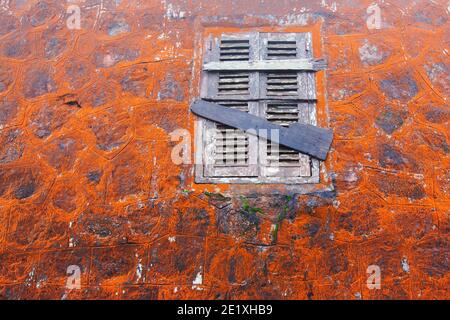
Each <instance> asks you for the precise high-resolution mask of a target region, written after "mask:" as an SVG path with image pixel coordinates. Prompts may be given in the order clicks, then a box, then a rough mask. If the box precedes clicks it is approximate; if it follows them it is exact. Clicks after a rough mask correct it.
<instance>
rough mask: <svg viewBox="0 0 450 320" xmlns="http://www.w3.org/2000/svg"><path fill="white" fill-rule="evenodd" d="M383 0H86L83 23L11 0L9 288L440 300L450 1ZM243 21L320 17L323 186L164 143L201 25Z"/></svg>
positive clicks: (1, 95) (1, 229)
mask: <svg viewBox="0 0 450 320" xmlns="http://www.w3.org/2000/svg"><path fill="white" fill-rule="evenodd" d="M372 2H373V1H372V0H370V1H369V0H367V1H357V2H355V1H353V2H349V1H343V0H342V1H335V2H333V3H334V5H333V4H328V3H329V1H322V2H321V1H306V0H305V1H298V0H296V1H293V0H292V1H291V0H284V1H279V0H277V1H275V0H273V1H264V2H261V1H257V0H249V1H231V2H230V1H219V0H214V1H176V0H173V1H169V0H168V1H159V0H158V1H157V0H151V1H136V0H122V1H113V0H98V1H78V2H77V3H78V5H79V6H80V9H81V29H80V30H76V29H70V28H69V27H68V25H67V23H66V22H67V18H68V15H69V14H67V13H66V9H67V8H66V3H65V2H64V1H57V0H40V1H37V0H33V1H2V2H1V5H0V298H2V299H19V298H20V299H31V298H51V299H61V298H64V299H65V298H72V299H95V298H107V299H118V298H123V299H127V298H129V299H137V298H148V299H223V298H229V299H248V298H255V299H268V298H274V299H327V298H333V299H360V298H362V299H372V298H375V299H386V298H394V299H396V298H397V299H398V298H409V299H412V298H423V299H432V298H438V299H445V298H447V299H448V298H449V297H450V296H449V294H448V281H449V261H448V253H449V246H448V241H449V235H448V232H449V224H448V221H449V216H448V215H449V212H450V190H449V185H450V171H449V168H450V160H449V159H450V158H449V153H450V146H449V143H450V142H449V137H448V132H449V117H450V114H449V111H448V110H449V108H448V103H447V99H448V92H449V90H448V89H449V81H448V74H449V64H448V47H446V44H447V39H448V29H449V22H448V12H447V10H448V8H447V1H434V2H433V3H430V2H429V1H414V2H412V1H401V0H393V1H390V3H391V4H387V3H380V4H379V9H380V13H381V24H380V25H379V26H378V27H377V28H375V29H374V28H369V27H368V24H367V19H368V16H369V15H370V13H368V11H367V8H368V7H369V6H370V5H372ZM249 30H257V31H263V32H268V31H270V32H304V31H308V32H312V34H313V45H314V55H315V56H316V57H324V58H326V59H327V60H328V69H327V70H326V71H321V72H318V74H317V88H318V89H317V90H318V92H317V93H318V101H317V103H318V122H319V125H320V126H324V127H326V126H328V127H331V128H333V129H334V132H335V139H334V141H333V145H332V150H331V152H330V154H329V157H328V159H327V161H326V162H325V163H324V167H325V168H326V170H323V171H322V173H321V184H319V185H317V186H306V187H303V188H299V187H295V186H294V187H286V186H283V185H276V186H270V185H269V186H262V185H244V186H240V185H224V184H221V185H211V184H209V185H203V184H195V183H194V171H193V169H194V168H193V167H194V166H193V165H189V164H183V165H176V164H174V163H173V161H172V159H171V152H172V149H173V147H174V146H175V145H176V142H174V141H172V140H171V136H170V133H171V132H173V131H174V130H176V129H185V130H188V132H190V133H191V134H192V135H193V133H194V121H195V117H194V116H193V115H192V114H190V112H189V104H190V102H191V101H192V100H193V99H195V98H197V97H198V95H199V94H198V91H199V90H198V85H199V84H198V83H199V77H200V66H201V61H202V56H201V46H203V39H204V38H205V37H206V36H207V35H208V34H215V35H218V34H221V33H223V32H248V31H249ZM193 141H194V139H191V142H192V146H193ZM191 149H192V154H193V148H191ZM300 190H302V192H300ZM70 265H76V266H79V267H80V269H81V289H79V290H75V289H72V290H69V289H68V288H67V286H66V284H67V276H68V275H67V268H68V266H70ZM370 265H378V266H379V267H380V268H381V276H382V278H381V284H382V286H381V289H380V290H370V289H369V288H368V287H367V286H366V281H367V277H368V275H367V273H366V270H367V267H368V266H370Z"/></svg>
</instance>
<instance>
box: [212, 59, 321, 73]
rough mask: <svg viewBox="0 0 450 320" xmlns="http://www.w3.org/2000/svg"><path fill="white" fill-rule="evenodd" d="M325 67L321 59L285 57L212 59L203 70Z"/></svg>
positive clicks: (283, 69) (319, 68)
mask: <svg viewBox="0 0 450 320" xmlns="http://www.w3.org/2000/svg"><path fill="white" fill-rule="evenodd" d="M325 68H326V62H325V61H324V60H323V59H285V60H259V61H233V62H231V61H213V62H208V63H205V64H204V65H203V70H205V71H227V70H250V71H272V70H281V71H291V70H295V71H299V70H300V71H301V70H305V71H319V70H323V69H325Z"/></svg>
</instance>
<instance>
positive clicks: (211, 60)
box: [196, 32, 319, 184]
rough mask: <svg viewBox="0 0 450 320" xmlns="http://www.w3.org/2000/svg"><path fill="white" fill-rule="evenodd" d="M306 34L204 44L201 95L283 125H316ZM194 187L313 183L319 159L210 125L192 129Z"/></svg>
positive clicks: (204, 123)
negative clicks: (199, 184) (194, 138)
mask: <svg viewBox="0 0 450 320" xmlns="http://www.w3.org/2000/svg"><path fill="white" fill-rule="evenodd" d="M314 67H315V66H314V63H313V48H312V41H311V34H310V33H308V32H306V33H258V32H253V33H246V34H230V35H225V34H224V35H222V36H221V37H218V38H209V39H207V40H206V43H205V50H204V67H203V71H202V83H201V98H202V99H205V100H209V101H213V102H216V103H218V104H221V105H223V106H227V107H230V108H235V109H238V110H241V111H244V112H248V113H250V114H253V115H256V116H259V117H262V118H265V119H267V120H269V121H271V122H274V123H276V124H279V125H282V126H286V127H287V126H289V125H290V124H292V123H295V122H300V123H308V124H312V125H316V90H315V74H314ZM196 132H197V133H196V135H197V136H196V150H197V151H196V152H197V159H199V160H200V159H201V163H202V164H201V165H197V166H196V182H198V183H292V184H298V183H318V182H319V161H318V160H316V159H312V158H311V157H309V156H307V155H304V154H301V153H299V152H297V151H295V150H292V149H290V148H287V147H284V146H280V145H277V144H275V143H272V142H270V141H268V140H266V139H264V138H261V137H259V138H258V137H256V136H255V135H252V134H248V133H245V132H242V131H240V130H238V129H234V128H230V127H227V126H225V125H223V124H220V123H214V122H212V121H209V120H205V119H202V120H200V126H199V127H198V128H197V131H196Z"/></svg>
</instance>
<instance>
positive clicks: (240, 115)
mask: <svg viewBox="0 0 450 320" xmlns="http://www.w3.org/2000/svg"><path fill="white" fill-rule="evenodd" d="M191 111H192V112H194V113H195V114H197V115H199V116H201V117H204V118H206V119H209V120H212V121H215V122H219V123H223V124H226V125H228V126H230V127H234V128H237V129H240V130H244V131H247V130H248V131H247V132H248V133H251V134H254V135H257V136H260V137H264V138H266V139H268V140H272V135H271V134H270V130H278V132H279V135H278V136H279V141H274V142H276V143H278V144H281V145H284V146H286V147H289V148H292V149H295V150H297V151H299V152H301V153H305V154H308V155H310V156H312V157H315V158H318V159H320V160H325V159H326V157H327V153H328V150H329V149H330V146H331V142H332V140H333V132H332V131H331V130H330V129H323V128H319V127H316V126H312V125H308V124H301V123H293V124H291V125H290V126H289V127H288V128H285V127H282V126H280V125H277V124H274V123H271V122H269V121H267V120H265V119H263V118H260V117H257V116H254V115H251V114H248V113H246V112H242V111H239V110H234V109H231V108H227V107H223V106H221V105H219V104H216V103H212V102H207V101H204V100H198V101H196V102H194V103H193V104H192V106H191Z"/></svg>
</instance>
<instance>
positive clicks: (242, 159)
mask: <svg viewBox="0 0 450 320" xmlns="http://www.w3.org/2000/svg"><path fill="white" fill-rule="evenodd" d="M258 56H259V50H258V36H257V34H256V33H251V34H238V35H236V34H233V35H222V37H221V38H214V39H209V43H208V44H207V52H206V54H205V62H214V61H254V60H256V59H257V58H258ZM258 95H259V90H258V73H257V72H250V71H213V72H209V71H208V72H206V71H205V72H203V78H202V98H203V99H206V100H211V101H215V102H217V103H219V104H221V105H224V106H228V107H230V108H235V109H238V110H241V111H244V112H249V113H251V114H258V105H257V103H256V102H253V101H254V100H255V99H257V98H258ZM203 130H204V132H203V137H204V163H205V165H204V176H205V177H257V176H258V173H259V170H258V159H257V157H258V140H257V139H258V138H257V137H256V136H254V135H250V134H248V133H245V132H242V131H241V130H237V129H234V128H230V127H227V126H225V125H223V124H218V123H214V122H212V121H206V120H205V126H204V128H203Z"/></svg>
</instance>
